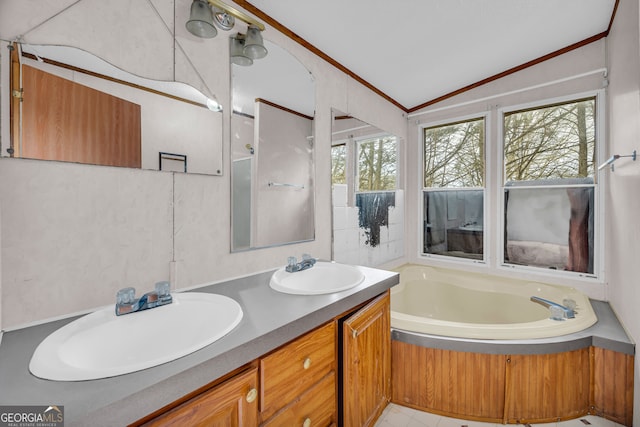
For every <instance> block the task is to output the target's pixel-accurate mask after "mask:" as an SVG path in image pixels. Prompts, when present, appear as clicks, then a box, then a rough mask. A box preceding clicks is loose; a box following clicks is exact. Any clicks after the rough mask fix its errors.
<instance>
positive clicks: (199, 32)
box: [186, 0, 218, 39]
mask: <svg viewBox="0 0 640 427" xmlns="http://www.w3.org/2000/svg"><path fill="white" fill-rule="evenodd" d="M186 27H187V30H189V32H190V33H191V34H193V35H194V36H197V37H201V38H204V39H210V38H213V37H215V36H216V34H218V30H216V27H214V26H213V13H212V12H211V8H210V7H209V3H207V2H206V1H205V0H193V3H191V15H190V17H189V20H188V21H187V24H186Z"/></svg>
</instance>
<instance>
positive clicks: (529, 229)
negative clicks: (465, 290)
mask: <svg viewBox="0 0 640 427" xmlns="http://www.w3.org/2000/svg"><path fill="white" fill-rule="evenodd" d="M595 107H596V102H595V98H588V99H581V100H576V101H572V102H568V103H562V104H554V105H548V106H543V107H538V108H535V109H528V110H521V111H513V112H509V113H505V114H504V123H503V125H504V133H503V134H504V153H503V157H504V166H505V173H504V187H503V188H504V262H505V264H512V265H525V266H531V267H540V268H545V269H555V270H567V271H575V272H581V273H589V274H593V273H594V228H595V207H594V193H595V182H594V179H593V176H594V171H595V152H596V151H595V150H596V132H595V120H596V116H595Z"/></svg>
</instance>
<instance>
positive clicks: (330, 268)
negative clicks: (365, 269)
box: [269, 261, 364, 295]
mask: <svg viewBox="0 0 640 427" xmlns="http://www.w3.org/2000/svg"><path fill="white" fill-rule="evenodd" d="M363 280H364V274H363V273H362V271H360V270H359V269H358V268H356V267H353V266H351V265H345V264H338V263H335V262H323V261H318V262H316V264H315V265H314V266H313V267H311V268H309V269H307V270H302V271H297V272H295V273H289V272H288V271H286V270H285V267H282V268H281V269H279V270H277V271H276V272H275V273H273V276H271V280H270V282H269V286H271V288H273V289H274V290H276V291H278V292H284V293H286V294H297V295H319V294H332V293H334V292H341V291H345V290H347V289H351V288H353V287H355V286H358V285H359V284H360V283H362V281H363Z"/></svg>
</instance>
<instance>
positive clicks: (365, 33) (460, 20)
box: [249, 0, 615, 109]
mask: <svg viewBox="0 0 640 427" xmlns="http://www.w3.org/2000/svg"><path fill="white" fill-rule="evenodd" d="M249 3H251V4H253V5H254V6H256V7H257V8H258V9H260V10H262V11H263V12H265V13H266V14H267V15H269V16H270V17H272V18H274V19H275V20H276V21H278V22H279V23H280V24H282V25H284V26H285V27H287V28H288V29H289V30H291V31H293V32H294V33H296V34H297V35H299V36H300V37H302V38H303V39H305V40H306V41H307V42H309V43H310V44H312V45H314V46H315V47H316V48H318V49H319V50H321V51H322V52H324V53H325V54H326V55H328V56H329V57H331V58H333V59H334V60H335V61H337V62H338V63H340V64H341V65H342V66H344V67H346V68H347V69H348V70H350V71H351V72H352V73H354V74H355V75H357V76H359V77H360V78H361V79H363V80H365V81H366V82H368V83H369V84H370V85H372V86H374V87H375V88H377V89H378V90H379V91H381V92H383V93H384V94H385V95H387V96H388V97H390V98H392V99H393V100H395V101H396V102H397V103H399V104H400V105H402V106H403V107H404V108H405V109H411V108H413V107H416V106H418V105H421V104H423V103H425V102H427V101H430V100H433V99H435V98H438V97H440V96H442V95H445V94H448V93H450V92H452V91H455V90H458V89H460V88H463V87H465V86H467V85H470V84H473V83H476V82H479V81H481V80H483V79H486V78H488V77H491V76H493V75H495V74H498V73H501V72H503V71H505V70H508V69H511V68H513V67H517V66H519V65H522V64H524V63H527V62H529V61H531V60H534V59H537V58H540V57H542V56H544V55H546V54H549V53H551V52H555V51H557V50H559V49H562V48H565V47H567V46H570V45H572V44H574V43H578V42H581V41H583V40H585V39H588V38H589V37H592V36H595V35H598V34H600V33H603V32H605V31H607V28H608V26H609V22H610V20H611V16H612V13H613V9H614V5H615V0H394V1H383V0H323V1H317V0H313V1H312V0H249Z"/></svg>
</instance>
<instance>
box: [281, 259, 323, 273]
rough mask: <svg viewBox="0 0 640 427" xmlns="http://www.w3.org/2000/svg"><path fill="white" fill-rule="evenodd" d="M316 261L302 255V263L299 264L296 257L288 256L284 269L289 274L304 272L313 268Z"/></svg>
mask: <svg viewBox="0 0 640 427" xmlns="http://www.w3.org/2000/svg"><path fill="white" fill-rule="evenodd" d="M316 261H317V260H316V259H315V258H313V257H312V256H311V255H309V254H302V261H300V262H298V260H297V259H296V257H294V256H290V257H289V258H287V266H286V267H285V270H287V271H288V272H289V273H295V272H296V271H302V270H306V269H308V268H311V267H313V266H314V264H315V263H316Z"/></svg>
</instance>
